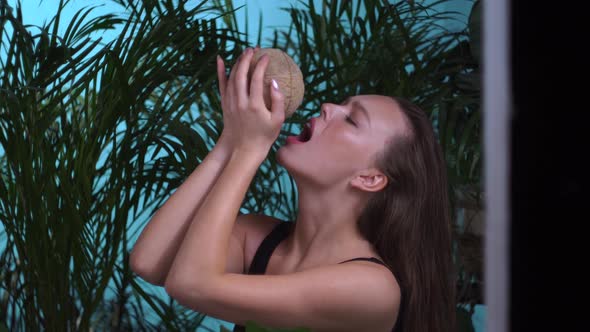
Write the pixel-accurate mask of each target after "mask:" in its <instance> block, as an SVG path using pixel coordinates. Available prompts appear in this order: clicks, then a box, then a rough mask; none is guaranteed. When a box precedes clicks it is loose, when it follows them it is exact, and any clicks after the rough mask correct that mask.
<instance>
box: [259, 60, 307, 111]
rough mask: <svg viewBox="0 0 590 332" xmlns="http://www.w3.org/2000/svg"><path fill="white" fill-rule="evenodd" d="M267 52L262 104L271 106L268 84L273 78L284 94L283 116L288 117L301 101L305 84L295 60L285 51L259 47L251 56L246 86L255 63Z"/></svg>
mask: <svg viewBox="0 0 590 332" xmlns="http://www.w3.org/2000/svg"><path fill="white" fill-rule="evenodd" d="M264 54H268V57H269V60H270V61H269V62H268V66H267V67H266V72H265V74H264V79H263V82H264V90H263V91H264V104H265V105H266V107H267V108H268V109H270V107H271V99H270V85H271V81H272V80H273V79H274V80H276V81H277V83H278V84H279V90H280V91H281V93H283V95H284V96H285V117H287V118H288V117H290V116H291V115H293V113H295V110H297V108H298V107H299V106H300V105H301V102H302V101H303V93H304V92H305V86H304V84H303V74H302V73H301V69H299V67H298V66H297V64H295V61H293V59H292V58H291V57H290V56H289V55H287V53H285V52H283V51H282V50H279V49H276V48H260V49H258V50H257V51H256V52H255V53H254V56H253V57H252V62H251V63H250V69H249V70H248V86H250V79H251V78H252V74H253V73H254V68H255V67H256V63H258V60H259V59H260V57H261V56H263V55H264Z"/></svg>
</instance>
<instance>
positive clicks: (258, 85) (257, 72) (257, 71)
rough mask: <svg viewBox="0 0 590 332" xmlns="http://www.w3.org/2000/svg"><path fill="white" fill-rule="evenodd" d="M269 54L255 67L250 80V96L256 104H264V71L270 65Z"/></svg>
mask: <svg viewBox="0 0 590 332" xmlns="http://www.w3.org/2000/svg"><path fill="white" fill-rule="evenodd" d="M268 62H269V58H268V55H266V54H265V55H263V56H262V57H261V58H260V59H259V60H258V63H257V64H256V68H254V73H253V74H252V80H251V81H250V98H251V99H252V102H254V103H255V104H256V105H264V97H263V92H264V91H263V89H264V73H265V72H266V68H267V67H268Z"/></svg>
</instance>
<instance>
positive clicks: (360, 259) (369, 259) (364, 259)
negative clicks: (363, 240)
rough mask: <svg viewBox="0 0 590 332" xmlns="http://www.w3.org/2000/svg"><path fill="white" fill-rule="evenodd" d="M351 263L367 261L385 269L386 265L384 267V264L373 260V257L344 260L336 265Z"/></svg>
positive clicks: (375, 259)
mask: <svg viewBox="0 0 590 332" xmlns="http://www.w3.org/2000/svg"><path fill="white" fill-rule="evenodd" d="M352 261H369V262H373V263H377V264H381V265H383V266H385V267H387V265H385V263H383V262H382V261H381V260H380V259H378V258H375V257H357V258H353V259H349V260H345V261H344V262H340V263H338V264H342V263H346V262H352Z"/></svg>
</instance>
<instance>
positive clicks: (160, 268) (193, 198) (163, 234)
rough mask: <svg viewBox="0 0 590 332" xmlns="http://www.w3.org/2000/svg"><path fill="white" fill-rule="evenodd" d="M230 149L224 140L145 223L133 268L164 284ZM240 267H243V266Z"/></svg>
mask: <svg viewBox="0 0 590 332" xmlns="http://www.w3.org/2000/svg"><path fill="white" fill-rule="evenodd" d="M230 152H231V151H230V148H229V147H228V146H227V145H226V144H224V142H222V140H220V141H219V142H218V143H217V145H215V147H214V148H213V150H212V151H211V152H210V153H209V154H208V155H207V157H205V159H204V160H203V162H202V163H201V164H200V165H199V166H198V167H197V168H196V169H195V170H194V171H193V172H192V173H191V175H190V176H189V177H188V178H187V179H186V180H185V181H184V182H183V183H182V185H181V186H180V187H178V189H177V190H176V191H175V192H174V193H173V194H172V196H170V198H168V200H167V201H166V202H165V203H164V205H163V206H162V207H161V208H160V209H158V211H156V213H155V214H154V216H153V217H152V219H151V220H150V221H149V222H148V224H147V225H146V226H145V228H144V229H143V231H142V233H141V235H140V236H139V239H138V240H137V242H136V243H135V246H134V247H133V250H132V252H131V255H130V265H131V269H132V270H133V271H134V272H135V273H137V274H138V275H139V276H141V277H142V278H143V279H145V280H146V281H148V282H150V283H152V284H155V285H163V284H164V281H165V280H166V275H167V274H168V270H169V269H170V266H171V265H172V262H173V261H174V256H175V255H176V252H177V251H178V248H179V247H180V244H181V243H182V240H183V239H184V234H185V233H186V230H187V228H188V226H189V225H190V223H191V221H192V219H193V216H194V215H195V213H196V211H197V210H198V209H199V207H200V206H201V205H202V203H203V201H204V199H205V197H206V196H207V194H208V193H209V191H210V190H211V188H212V187H213V185H214V184H215V182H216V181H217V178H218V177H219V174H220V173H221V172H222V171H223V168H224V167H225V165H226V164H227V161H228V158H229V156H230ZM236 242H239V241H236ZM230 263H231V262H230ZM238 264H239V262H236V265H238ZM237 269H240V270H241V266H236V270H237Z"/></svg>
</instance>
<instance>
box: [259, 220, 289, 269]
mask: <svg viewBox="0 0 590 332" xmlns="http://www.w3.org/2000/svg"><path fill="white" fill-rule="evenodd" d="M292 225H293V223H292V222H283V221H282V222H279V223H278V224H277V225H276V226H275V227H274V228H273V229H272V231H271V232H270V233H269V234H268V235H267V236H266V237H265V238H264V240H262V243H261V244H260V246H259V247H258V249H257V250H256V253H255V254H254V258H253V259H252V262H251V263H250V268H249V269H248V274H264V273H265V272H266V266H267V265H268V261H269V260H270V256H271V255H272V253H273V251H274V250H275V248H276V247H277V246H278V245H279V243H281V241H283V240H284V239H285V238H287V236H288V235H289V232H290V231H291V227H292Z"/></svg>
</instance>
